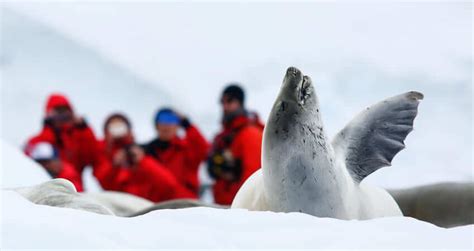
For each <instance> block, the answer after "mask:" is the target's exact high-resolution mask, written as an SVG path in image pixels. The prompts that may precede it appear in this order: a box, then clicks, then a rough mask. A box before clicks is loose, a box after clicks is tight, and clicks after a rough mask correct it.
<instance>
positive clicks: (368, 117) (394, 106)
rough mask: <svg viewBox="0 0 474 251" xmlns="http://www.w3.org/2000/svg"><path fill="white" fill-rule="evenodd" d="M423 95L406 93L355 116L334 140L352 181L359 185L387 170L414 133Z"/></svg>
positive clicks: (335, 148)
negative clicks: (405, 141)
mask: <svg viewBox="0 0 474 251" xmlns="http://www.w3.org/2000/svg"><path fill="white" fill-rule="evenodd" d="M421 99H423V94H421V93H419V92H414V91H412V92H407V93H404V94H401V95H398V96H395V97H392V98H389V99H386V100H384V101H381V102H379V103H377V104H375V105H372V106H371V107H368V108H367V109H366V110H364V111H363V112H361V113H360V114H359V115H357V116H356V117H355V118H354V119H353V120H352V121H351V122H349V124H347V125H346V127H345V128H344V129H342V130H341V131H340V132H339V133H338V134H337V135H336V137H335V138H334V140H333V142H332V145H333V148H334V150H335V154H336V156H337V158H340V159H343V160H345V163H346V167H347V169H348V171H349V172H350V174H351V175H352V177H353V178H354V179H355V180H356V181H358V182H360V181H362V180H363V179H364V178H365V177H367V176H368V175H369V174H371V173H373V172H374V171H376V170H377V169H379V168H381V167H384V166H390V165H391V161H392V159H393V157H394V156H395V155H396V154H397V153H398V152H400V151H401V150H402V149H403V148H405V144H404V142H403V141H404V140H405V138H406V137H407V135H408V133H410V132H411V131H412V130H413V120H414V119H415V117H416V115H417V112H418V104H419V100H421Z"/></svg>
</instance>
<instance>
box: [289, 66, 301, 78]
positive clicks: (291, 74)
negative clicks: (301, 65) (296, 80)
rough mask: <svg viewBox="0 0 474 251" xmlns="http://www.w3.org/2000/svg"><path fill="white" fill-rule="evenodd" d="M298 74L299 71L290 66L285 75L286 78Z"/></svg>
mask: <svg viewBox="0 0 474 251" xmlns="http://www.w3.org/2000/svg"><path fill="white" fill-rule="evenodd" d="M298 74H301V71H300V70H298V69H297V68H296V67H293V66H290V67H289V68H288V70H286V75H287V76H293V77H296V76H297V75H298Z"/></svg>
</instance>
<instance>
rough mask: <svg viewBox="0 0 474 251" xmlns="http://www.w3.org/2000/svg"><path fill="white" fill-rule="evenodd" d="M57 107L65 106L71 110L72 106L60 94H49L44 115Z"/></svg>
mask: <svg viewBox="0 0 474 251" xmlns="http://www.w3.org/2000/svg"><path fill="white" fill-rule="evenodd" d="M58 106H67V107H69V108H70V109H71V110H72V105H71V103H70V102H69V100H68V98H67V97H66V96H64V95H62V94H57V93H55V94H51V95H50V96H49V98H48V101H47V102H46V114H48V113H49V112H50V111H51V110H52V109H54V108H55V107H58Z"/></svg>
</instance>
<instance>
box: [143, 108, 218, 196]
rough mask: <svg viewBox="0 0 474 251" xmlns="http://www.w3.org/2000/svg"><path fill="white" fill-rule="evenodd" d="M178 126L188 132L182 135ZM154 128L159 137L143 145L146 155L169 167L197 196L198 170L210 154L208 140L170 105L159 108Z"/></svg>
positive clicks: (180, 181)
mask: <svg viewBox="0 0 474 251" xmlns="http://www.w3.org/2000/svg"><path fill="white" fill-rule="evenodd" d="M179 126H181V127H182V128H183V129H184V131H185V136H184V137H183V138H181V137H178V135H177V132H178V129H179ZM155 127H156V130H157V132H158V137H157V138H156V139H154V140H152V141H151V142H149V143H148V144H146V145H145V146H144V148H145V152H146V154H147V155H148V156H152V157H154V158H155V159H156V160H158V162H160V163H161V164H163V165H164V166H165V167H166V168H168V170H170V171H171V172H172V173H173V174H174V176H175V177H176V179H177V180H178V182H179V183H180V184H182V185H183V186H184V187H186V189H188V191H190V192H191V193H192V194H193V195H194V198H198V197H199V180H198V169H199V165H200V164H201V162H202V161H203V160H205V159H206V157H207V154H208V150H209V144H208V142H207V141H206V139H205V138H204V137H203V135H202V134H201V133H200V132H199V130H198V129H197V128H196V127H195V126H194V125H193V124H191V123H190V122H189V120H188V119H187V118H185V117H184V116H181V115H178V114H177V113H176V112H175V111H173V110H171V109H169V108H163V109H161V110H159V111H158V113H157V114H156V116H155Z"/></svg>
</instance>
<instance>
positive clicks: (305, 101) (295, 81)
mask: <svg viewBox="0 0 474 251" xmlns="http://www.w3.org/2000/svg"><path fill="white" fill-rule="evenodd" d="M315 98H316V95H314V88H313V85H312V83H311V78H310V77H308V76H304V75H303V73H301V71H300V70H298V69H297V68H295V67H290V68H288V70H286V75H285V78H284V79H283V85H282V88H281V90H280V99H281V100H282V101H285V102H289V103H296V104H298V105H299V106H300V107H301V108H303V107H305V106H309V107H311V106H314V104H312V103H313V101H314V99H315Z"/></svg>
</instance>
